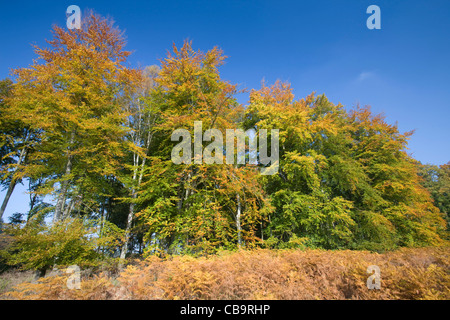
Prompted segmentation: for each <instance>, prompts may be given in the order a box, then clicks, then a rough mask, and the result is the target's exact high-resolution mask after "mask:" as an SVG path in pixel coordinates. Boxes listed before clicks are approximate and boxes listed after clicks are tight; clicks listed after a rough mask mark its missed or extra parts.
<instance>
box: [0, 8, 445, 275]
mask: <svg viewBox="0 0 450 320" xmlns="http://www.w3.org/2000/svg"><path fill="white" fill-rule="evenodd" d="M48 43H49V45H50V48H39V47H36V48H35V52H36V54H37V55H38V59H36V60H35V61H33V64H32V65H30V66H29V67H27V68H20V69H17V70H14V72H13V74H12V77H13V80H4V81H2V82H1V85H0V93H1V100H0V115H1V116H0V130H1V131H2V133H1V140H0V162H1V163H0V164H1V170H0V178H1V183H2V184H3V186H4V187H5V190H6V197H5V199H4V201H3V203H2V207H1V211H0V218H1V216H3V212H4V210H5V208H6V205H7V204H8V200H9V197H10V195H11V194H12V192H13V190H14V187H15V186H16V185H17V184H18V183H28V190H29V193H30V209H29V211H28V212H26V213H17V214H15V215H13V217H11V219H10V222H11V223H10V224H4V225H3V227H2V228H3V232H4V233H5V234H9V235H11V236H12V239H13V240H12V241H10V242H9V243H10V244H9V245H8V246H6V249H5V250H4V251H3V254H2V256H3V259H6V260H5V261H7V263H9V264H12V265H19V266H22V267H23V268H31V269H39V270H44V271H45V269H47V268H51V267H53V266H54V265H70V264H79V265H93V266H95V265H99V264H100V263H102V262H105V261H107V262H111V261H113V259H116V258H117V260H119V262H120V264H122V263H123V262H124V261H125V260H124V259H126V258H127V257H131V256H136V255H144V256H149V255H156V256H163V255H166V254H181V253H189V254H196V255H203V254H209V253H214V252H217V251H219V250H232V249H236V248H256V247H260V248H307V247H308V248H324V249H369V250H375V251H383V250H389V249H394V248H397V247H402V246H430V245H431V246H438V245H444V244H445V242H446V240H447V237H448V231H447V223H446V221H445V215H448V208H449V202H448V194H449V193H448V189H449V179H448V177H449V176H448V165H446V166H442V167H441V168H439V169H438V168H435V167H424V166H421V165H420V164H419V163H417V161H415V160H414V159H412V158H411V157H410V156H409V155H408V154H407V152H406V148H407V141H408V137H409V136H410V135H411V133H401V132H399V130H398V128H397V126H395V125H390V124H388V123H386V122H385V120H384V119H383V117H382V116H380V115H374V114H372V113H371V111H370V108H368V107H364V108H359V107H358V108H356V109H354V110H347V109H345V108H344V106H342V105H335V104H333V103H332V102H330V101H329V100H328V99H327V98H326V97H325V96H324V95H319V96H316V95H315V94H311V95H310V96H308V97H306V98H304V99H300V100H296V99H295V98H294V95H293V92H292V89H291V88H290V85H289V84H287V83H282V82H279V81H278V82H276V83H275V84H273V85H270V86H268V85H266V84H264V83H263V85H262V87H261V88H260V89H259V90H251V92H250V100H249V103H248V105H246V106H243V105H240V104H239V103H238V102H237V99H236V95H237V93H238V92H239V89H238V87H237V85H234V84H230V83H229V82H227V81H225V80H223V79H222V78H221V77H220V73H219V68H220V66H221V65H222V64H223V63H224V60H225V56H224V55H223V52H222V51H221V50H220V49H218V48H213V49H211V50H209V51H207V52H206V53H205V52H201V51H195V50H194V49H193V48H192V45H191V43H190V42H185V43H184V44H183V45H182V47H181V48H179V47H176V46H175V45H174V46H173V52H172V53H170V54H169V55H168V56H167V58H165V59H162V60H161V64H160V66H151V67H147V68H145V69H144V70H136V69H132V68H129V66H128V62H127V58H128V56H129V55H130V52H129V51H125V49H124V46H125V40H124V37H123V34H122V33H121V32H120V31H119V30H118V29H117V28H116V27H114V26H113V24H112V23H111V22H110V21H109V20H108V19H104V18H102V17H100V16H97V15H95V14H92V15H90V16H89V17H88V18H86V19H84V24H83V26H82V28H81V29H80V30H77V29H74V30H65V29H62V28H59V27H54V29H53V39H52V40H50V41H48ZM195 121H201V122H202V130H203V132H205V131H206V130H208V129H217V130H219V131H220V132H221V133H222V134H223V136H225V133H226V130H227V129H242V130H249V129H254V130H255V132H259V131H260V130H263V129H267V132H271V131H270V130H271V129H278V130H279V146H280V148H279V163H278V165H279V169H278V172H277V174H274V175H261V174H260V169H261V167H263V166H264V164H263V163H261V162H259V163H258V164H256V165H255V164H249V163H244V164H241V163H238V164H228V163H225V161H223V163H224V164H221V165H219V164H206V163H205V162H203V163H197V162H196V161H194V162H191V164H175V163H174V162H173V161H172V160H171V155H172V149H173V147H174V146H175V145H176V144H177V143H178V142H174V141H172V139H171V135H172V133H173V132H174V131H175V130H177V129H186V130H188V131H189V132H190V133H191V136H193V131H194V122H195ZM270 138H271V137H270V135H269V136H268V141H271V139H270ZM216 139H217V138H216ZM201 143H202V146H203V147H208V145H209V144H210V143H211V142H208V141H202V142H201ZM269 150H270V143H269ZM221 151H223V150H217V149H215V152H214V157H216V158H221V157H222V156H223V158H225V155H224V154H223V152H221ZM236 157H237V155H236ZM247 157H250V155H249V154H247ZM433 170H434V171H433ZM431 171H433V172H436V173H432V172H431ZM433 200H434V202H433Z"/></svg>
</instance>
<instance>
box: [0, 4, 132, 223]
mask: <svg viewBox="0 0 450 320" xmlns="http://www.w3.org/2000/svg"><path fill="white" fill-rule="evenodd" d="M52 32H53V39H52V40H50V41H48V43H49V44H50V45H51V47H50V48H39V47H35V52H36V54H37V55H38V59H37V60H35V61H34V63H33V65H31V66H30V67H28V68H21V69H17V70H15V71H14V75H15V76H16V79H15V83H14V85H13V89H12V97H11V98H10V99H7V103H8V105H9V108H8V112H9V114H10V117H16V119H17V120H19V121H21V122H23V123H24V125H26V126H28V127H29V128H30V129H31V130H33V131H35V132H38V134H39V140H40V143H39V144H37V145H36V146H35V150H34V152H33V154H32V155H30V156H29V162H28V164H27V166H26V167H25V168H24V170H23V171H22V175H23V176H29V177H36V176H46V177H50V178H51V179H48V180H47V181H46V183H45V185H44V186H42V188H41V189H40V192H44V193H52V194H54V195H55V197H56V205H55V208H54V221H58V220H61V219H65V218H66V217H68V216H69V215H70V213H71V212H72V211H73V210H74V209H75V208H78V209H79V208H81V207H83V206H85V207H88V208H90V209H89V210H95V208H96V207H97V203H96V202H95V198H94V197H95V196H96V195H98V194H104V193H105V192H107V191H106V190H105V183H104V182H105V177H108V176H116V175H117V170H118V168H119V167H120V161H119V159H120V157H121V156H122V155H123V149H124V147H123V145H122V140H121V138H122V137H123V136H124V135H125V133H126V132H127V130H126V127H125V120H126V116H127V113H126V111H125V110H124V109H123V108H122V106H121V104H120V101H121V100H123V97H124V96H126V95H129V94H130V92H132V91H133V90H134V85H135V82H136V81H137V80H138V79H139V72H137V71H135V70H130V69H128V68H126V67H125V66H124V62H125V61H126V59H127V57H128V56H129V54H130V52H129V51H125V50H124V46H125V39H124V37H123V35H122V33H121V32H120V31H119V30H118V29H117V28H116V27H114V26H113V23H112V22H111V21H109V20H108V19H105V18H102V17H100V16H97V15H95V14H93V13H91V14H89V15H88V16H85V17H84V19H83V25H82V28H81V29H79V30H78V29H73V30H70V31H69V30H65V29H63V28H60V27H58V26H55V27H54V28H53V31H52Z"/></svg>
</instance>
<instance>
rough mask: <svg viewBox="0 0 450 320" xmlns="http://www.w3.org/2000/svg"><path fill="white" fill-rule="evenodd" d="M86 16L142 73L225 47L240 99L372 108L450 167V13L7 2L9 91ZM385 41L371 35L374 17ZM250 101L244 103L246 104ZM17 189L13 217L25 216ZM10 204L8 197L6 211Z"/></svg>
mask: <svg viewBox="0 0 450 320" xmlns="http://www.w3.org/2000/svg"><path fill="white" fill-rule="evenodd" d="M72 4H75V5H78V6H79V7H80V8H81V10H84V9H86V8H90V9H94V10H95V11H96V12H97V13H99V14H102V15H109V16H111V17H113V18H114V20H115V21H116V23H117V25H118V26H119V27H120V28H121V29H122V30H125V32H126V35H127V38H128V45H127V49H129V50H133V51H134V53H133V55H132V56H131V58H130V63H131V65H132V66H146V65H151V64H158V61H159V59H162V58H164V57H165V56H166V54H167V50H170V49H171V46H172V43H173V42H174V43H175V44H177V45H181V44H182V42H183V40H184V39H190V40H192V41H193V46H194V48H196V49H201V50H204V51H207V50H208V49H210V48H212V47H214V46H219V47H220V48H222V49H223V50H224V52H225V55H227V56H228V57H229V58H228V59H227V62H226V64H225V65H224V66H223V67H222V69H221V75H222V78H224V79H226V80H229V81H230V82H232V83H238V84H240V86H241V88H247V89H252V88H259V87H260V83H261V80H262V79H263V78H264V79H265V80H266V82H267V83H273V82H274V81H275V80H277V79H281V80H283V81H289V82H290V83H291V84H292V87H293V88H294V93H295V95H296V98H302V97H304V96H306V95H308V94H310V93H311V92H313V91H314V92H316V93H317V94H321V93H325V94H326V95H327V97H328V98H329V99H330V100H331V101H332V102H334V103H338V102H340V103H342V104H343V105H345V106H346V107H347V108H352V107H354V106H355V105H356V104H358V103H359V104H360V105H371V106H372V110H373V111H374V112H375V113H384V114H385V116H386V119H387V121H388V122H389V123H395V122H396V121H397V122H398V126H399V128H400V130H401V131H409V130H412V129H415V130H416V132H415V134H414V135H413V137H412V138H411V140H410V144H409V152H410V153H411V154H412V156H413V157H414V158H415V159H417V160H419V161H421V162H422V163H432V164H443V163H447V162H448V161H450V148H449V143H448V141H449V140H450V129H449V126H448V125H447V122H448V119H449V118H450V61H449V58H450V54H449V53H450V36H449V35H450V16H449V15H450V1H448V0H432V1H412V0H410V1H407V0H402V1H400V0H389V1H388V0H386V1H380V0H368V1H366V0H307V1H301V0H297V1H280V0H279V1H245V0H239V1H234V0H233V1H215V0H207V1H203V0H202V1H200V0H194V1H171V0H165V1H151V0H150V1H133V0H129V1H111V0H110V1H104V0H101V1H81V0H71V1H56V0H55V1H45V0H41V1H20V0H18V1H4V0H2V1H1V2H0V28H1V30H2V31H1V32H0V43H1V46H0V79H3V78H5V77H7V76H8V74H9V71H10V68H17V67H26V66H28V65H29V64H31V63H32V59H33V58H35V55H34V53H33V50H32V48H31V44H32V43H35V44H38V45H45V41H44V40H45V39H51V33H50V29H51V27H52V25H53V24H58V25H61V26H65V19H66V14H65V11H66V8H67V7H68V6H69V5H72ZM372 4H375V5H378V6H379V7H380V9H381V30H369V29H368V28H367V27H366V20H367V18H368V17H369V14H367V13H366V9H367V7H368V6H369V5H372ZM247 96H248V95H246V94H243V95H241V96H239V101H240V102H241V103H246V102H247ZM24 189H25V188H23V187H18V188H17V190H16V191H15V193H14V194H13V197H12V198H11V201H10V203H9V205H8V208H7V211H6V216H9V215H10V214H11V213H13V212H17V211H19V212H26V210H27V205H28V203H27V202H28V198H27V197H26V196H23V194H22V192H23V191H24ZM3 195H4V193H1V194H0V199H3Z"/></svg>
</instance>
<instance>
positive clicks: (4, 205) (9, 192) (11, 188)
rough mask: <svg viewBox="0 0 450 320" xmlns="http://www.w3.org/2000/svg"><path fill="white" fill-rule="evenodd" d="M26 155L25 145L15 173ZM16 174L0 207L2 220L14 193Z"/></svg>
mask: <svg viewBox="0 0 450 320" xmlns="http://www.w3.org/2000/svg"><path fill="white" fill-rule="evenodd" d="M27 140H28V138H27V139H26V140H25V142H26V141H27ZM26 155H27V147H26V146H25V147H23V149H22V150H21V151H20V155H19V160H18V161H17V168H16V171H15V172H14V174H15V173H16V172H17V170H18V168H19V166H20V165H21V164H22V162H23V161H24V159H25V157H26ZM14 174H13V177H12V178H11V182H10V183H9V186H8V191H6V195H5V198H4V199H3V203H2V206H1V208H0V220H1V219H2V217H3V213H5V210H6V206H7V205H8V201H9V198H11V195H12V193H13V191H14V188H15V187H16V183H17V179H16V178H15V177H14Z"/></svg>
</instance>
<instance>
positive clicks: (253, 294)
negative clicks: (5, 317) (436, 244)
mask: <svg viewBox="0 0 450 320" xmlns="http://www.w3.org/2000/svg"><path fill="white" fill-rule="evenodd" d="M449 253H450V248H447V247H444V248H443V247H441V248H418V249H401V250H398V251H395V252H388V253H384V254H377V253H370V252H366V251H348V250H345V251H322V250H305V251H300V250H254V251H239V252H234V253H225V254H221V255H215V256H209V257H200V258H194V257H190V256H173V257H170V258H167V259H160V258H157V257H150V258H149V259H147V260H145V261H135V262H134V263H133V265H129V266H128V267H127V268H126V269H125V270H124V271H123V272H122V273H120V275H119V276H117V277H111V276H108V275H105V274H98V275H84V276H83V279H82V282H81V289H80V290H74V289H68V288H67V285H66V282H67V277H68V276H69V275H65V274H62V275H56V276H51V277H46V278H42V279H40V280H39V281H37V282H24V283H22V284H20V285H18V286H16V287H15V288H14V290H11V291H9V292H7V293H5V294H3V299H5V298H7V299H239V300H241V299H258V300H259V299H283V300H288V299H296V300H297V299H445V300H448V299H450V269H449V262H450V258H449ZM370 265H377V266H378V267H379V268H380V271H381V289H379V290H376V289H373V290H369V289H368V288H367V279H368V277H369V276H370V274H368V273H367V268H368V266H370Z"/></svg>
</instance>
